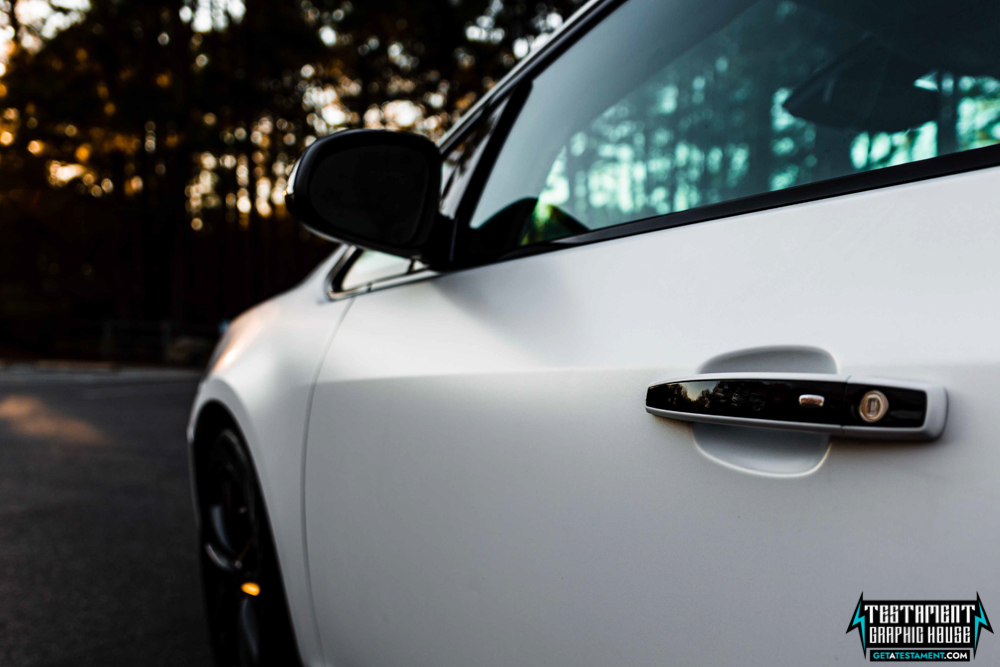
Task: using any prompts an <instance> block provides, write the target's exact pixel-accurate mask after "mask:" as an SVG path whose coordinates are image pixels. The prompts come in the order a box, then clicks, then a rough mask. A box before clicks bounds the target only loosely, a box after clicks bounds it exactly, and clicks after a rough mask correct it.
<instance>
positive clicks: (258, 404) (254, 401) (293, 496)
mask: <svg viewBox="0 0 1000 667" xmlns="http://www.w3.org/2000/svg"><path fill="white" fill-rule="evenodd" d="M340 252H342V251H338V252H337V253H334V255H333V256H331V257H330V258H328V259H327V260H326V261H324V262H323V263H322V264H321V265H320V266H319V267H318V268H317V269H316V270H315V271H313V273H312V274H311V275H310V276H309V277H308V278H306V280H305V281H303V282H302V283H301V284H300V285H299V286H298V287H297V288H295V289H294V290H292V291H290V292H287V293H286V294H283V295H281V296H279V297H276V298H274V299H272V300H270V301H267V302H265V303H263V304H261V305H259V306H257V307H256V308H254V309H252V310H250V311H248V312H246V313H244V314H243V315H241V316H240V317H239V318H237V319H236V320H234V321H233V323H232V324H231V325H230V328H229V331H228V332H227V334H226V336H225V337H224V338H223V340H222V341H221V342H220V344H219V348H218V349H217V350H216V353H215V355H214V360H213V364H212V366H211V367H210V368H209V372H208V374H207V375H206V377H205V379H204V380H203V381H202V383H201V385H200V386H199V389H198V395H197V397H196V398H195V403H194V408H193V409H192V412H191V420H190V423H189V425H188V439H189V441H190V440H193V437H194V427H195V423H196V421H197V418H198V416H199V415H200V414H202V410H203V409H204V407H205V406H206V405H208V404H209V403H219V404H221V405H223V406H224V407H225V408H226V410H227V411H228V412H229V413H230V415H231V416H232V417H233V419H235V421H236V422H237V424H238V425H239V428H240V431H241V432H242V435H243V438H244V439H245V441H246V443H247V446H248V447H249V449H250V455H251V457H252V459H253V461H254V464H255V466H256V469H257V474H258V477H259V478H260V483H261V487H262V489H261V491H262V493H263V494H264V501H265V505H266V507H267V510H268V514H269V516H270V519H271V524H272V528H273V531H274V537H275V541H276V543H277V547H278V558H279V561H280V563H281V568H282V574H283V576H284V582H285V588H286V590H287V594H288V598H289V604H290V606H291V609H292V616H293V619H292V620H293V625H294V627H295V632H296V635H297V637H298V641H299V649H300V651H301V652H302V656H303V659H304V660H305V661H306V663H307V664H313V665H316V664H322V657H321V654H320V651H319V644H318V641H317V635H316V628H315V624H314V622H313V615H312V606H311V601H310V592H309V576H308V572H307V569H306V568H307V563H306V554H305V551H304V547H305V535H304V533H303V530H302V516H303V514H302V466H303V463H304V453H305V426H306V421H307V418H308V410H309V404H310V395H311V393H312V388H313V383H314V380H315V378H316V373H317V370H318V368H319V363H320V360H321V359H322V358H323V356H324V353H325V351H326V348H327V345H328V344H329V342H330V340H331V337H332V336H333V332H334V331H335V330H336V328H337V326H338V325H339V324H340V321H341V318H342V317H343V316H344V314H345V313H346V312H347V309H348V307H349V306H350V302H349V301H340V302H332V303H331V302H330V300H329V299H328V298H327V296H326V287H325V279H326V275H327V273H328V272H329V271H330V268H331V267H332V266H333V264H334V263H335V262H336V260H337V259H338V257H339V254H340Z"/></svg>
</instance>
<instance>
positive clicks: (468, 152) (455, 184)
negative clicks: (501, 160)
mask: <svg viewBox="0 0 1000 667" xmlns="http://www.w3.org/2000/svg"><path fill="white" fill-rule="evenodd" d="M506 106H507V100H506V99H505V100H502V101H500V102H499V103H497V104H496V105H494V107H493V108H492V109H490V110H488V112H484V114H483V117H482V118H481V119H480V120H477V121H476V122H475V123H473V125H472V128H471V129H470V130H468V131H467V132H465V134H464V135H463V136H462V138H461V139H460V140H459V142H458V144H457V145H456V146H455V147H454V148H452V149H451V150H450V151H448V154H447V155H445V158H444V166H443V172H442V174H441V213H443V214H444V215H446V216H448V217H450V218H454V217H456V216H457V215H458V208H459V204H460V203H461V201H462V197H463V196H464V194H465V188H466V187H467V186H468V185H469V181H470V180H471V179H472V174H473V172H474V171H475V168H476V165H477V164H479V160H480V159H481V158H482V156H483V153H484V151H485V150H486V146H487V144H488V143H489V138H490V137H491V136H492V135H493V132H494V130H495V129H496V126H497V123H498V122H499V120H500V116H501V115H502V114H503V110H504V108H505V107H506Z"/></svg>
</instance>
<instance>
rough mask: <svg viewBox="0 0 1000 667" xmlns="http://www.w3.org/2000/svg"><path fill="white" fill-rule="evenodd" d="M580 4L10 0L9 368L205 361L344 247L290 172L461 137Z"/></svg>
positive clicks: (5, 265)
mask: <svg viewBox="0 0 1000 667" xmlns="http://www.w3.org/2000/svg"><path fill="white" fill-rule="evenodd" d="M579 4H581V0H545V1H543V2H531V1H528V0H355V1H354V2H351V1H346V0H183V1H181V0H177V1H174V2H157V1H148V0H145V1H140V0H0V359H22V358H33V357H64V358H85V359H103V360H107V361H116V362H146V363H149V362H156V363H159V362H167V363H178V364H185V363H199V362H200V361H201V360H202V359H204V358H205V356H206V355H207V353H208V352H209V350H210V347H211V345H212V343H213V341H214V338H215V337H216V336H217V335H218V333H219V329H220V325H224V323H225V322H226V321H227V320H228V319H229V318H231V317H233V316H234V315H236V314H238V313H239V312H241V311H242V310H244V309H246V308H247V307H249V306H250V305H252V304H254V303H256V302H258V301H260V300H262V299H265V298H267V297H269V296H271V295H274V294H276V293H278V292H280V291H283V290H285V289H287V288H289V287H291V286H292V285H294V284H295V283H296V282H297V281H298V280H300V279H301V278H302V277H303V276H304V275H305V274H306V273H308V271H309V270H310V269H311V268H312V267H313V266H315V265H316V263H317V262H318V261H319V260H320V259H322V258H323V257H325V256H326V255H327V254H328V253H329V252H331V251H332V249H333V247H332V246H331V245H330V244H328V243H325V242H323V241H320V240H319V239H316V238H314V237H311V236H310V235H308V234H307V233H305V232H304V231H302V230H301V228H299V227H298V226H297V225H296V224H295V223H294V222H293V221H292V220H291V219H290V218H289V216H288V214H287V211H286V210H285V207H284V201H283V195H282V192H283V189H284V186H285V183H286V178H287V175H288V172H289V170H290V167H291V163H292V162H293V160H294V159H295V157H296V156H297V155H298V154H299V153H300V152H301V150H302V149H303V148H304V147H305V146H306V145H308V144H309V143H310V142H312V141H314V140H315V139H316V137H318V136H321V135H324V134H328V133H330V132H335V131H338V130H342V129H346V128H353V127H371V128H383V127H384V128H390V129H396V130H405V131H413V132H420V133H423V134H426V135H428V136H430V137H434V138H436V137H439V136H441V135H442V134H443V133H444V132H445V131H446V130H447V128H448V127H450V126H451V125H452V124H453V123H454V122H455V120H456V119H457V118H458V117H459V116H460V115H461V113H462V112H463V111H464V110H466V109H468V108H469V107H470V106H472V105H473V104H474V103H475V101H476V100H477V99H478V98H479V97H480V96H481V95H482V94H483V93H484V92H485V91H486V90H488V89H489V88H490V87H491V86H492V85H493V84H494V83H495V82H496V81H497V80H499V79H500V78H501V77H502V76H503V75H504V74H505V73H506V72H507V71H508V70H510V69H511V68H512V67H513V66H514V65H515V64H516V63H517V61H518V60H519V59H521V58H523V57H524V56H526V55H527V54H528V53H529V52H530V51H531V49H532V48H536V47H537V46H539V45H540V44H541V43H544V41H545V39H546V38H547V36H548V35H549V34H551V33H552V32H553V31H554V30H555V29H556V28H558V27H559V25H561V24H562V22H563V21H564V20H565V19H566V18H567V17H568V16H569V15H570V14H571V13H572V12H573V11H574V10H575V9H576V8H577V7H578V5H579Z"/></svg>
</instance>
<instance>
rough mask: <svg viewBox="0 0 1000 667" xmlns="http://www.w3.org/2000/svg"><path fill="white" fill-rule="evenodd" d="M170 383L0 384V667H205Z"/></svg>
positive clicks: (66, 379)
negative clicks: (158, 666) (93, 666)
mask: <svg viewBox="0 0 1000 667" xmlns="http://www.w3.org/2000/svg"><path fill="white" fill-rule="evenodd" d="M197 381H198V376H197V375H196V374H193V373H189V372H182V371H120V372H97V371H88V372H81V371H74V372H67V371H53V370H49V371H38V370H31V369H18V368H8V369H3V370H0V665H3V666H4V667H21V666H25V665H31V666H46V667H48V666H53V667H54V666H62V665H66V666H70V665H72V666H73V667H84V666H87V665H95V666H97V665H100V666H102V667H105V666H112V665H129V666H132V665H143V666H154V665H171V666H177V665H181V666H183V667H199V666H201V665H205V666H208V665H210V662H211V660H210V657H209V648H208V640H207V637H206V633H205V629H204V628H205V625H204V620H203V612H202V608H201V598H200V592H199V584H198V572H197V561H196V558H195V540H194V519H193V513H192V506H191V494H190V486H189V480H188V469H187V452H186V445H185V441H184V427H185V424H186V421H187V414H188V409H189V408H190V406H191V400H192V398H193V396H194V391H195V387H196V385H197Z"/></svg>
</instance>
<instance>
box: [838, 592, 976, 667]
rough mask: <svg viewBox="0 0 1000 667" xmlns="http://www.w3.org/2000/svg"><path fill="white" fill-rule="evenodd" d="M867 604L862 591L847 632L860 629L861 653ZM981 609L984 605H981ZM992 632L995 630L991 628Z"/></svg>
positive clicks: (865, 648) (863, 653)
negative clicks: (864, 607)
mask: <svg viewBox="0 0 1000 667" xmlns="http://www.w3.org/2000/svg"><path fill="white" fill-rule="evenodd" d="M864 604H865V593H864V591H861V597H859V598H858V608H857V609H855V610H854V618H853V619H851V624H850V625H848V626H847V632H850V631H851V630H853V629H854V628H857V629H858V634H860V635H861V654H862V655H867V654H868V650H867V647H866V646H865V614H864V612H863V611H861V609H862V607H863V606H864ZM980 609H982V607H981V606H980ZM990 632H993V631H992V630H990Z"/></svg>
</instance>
